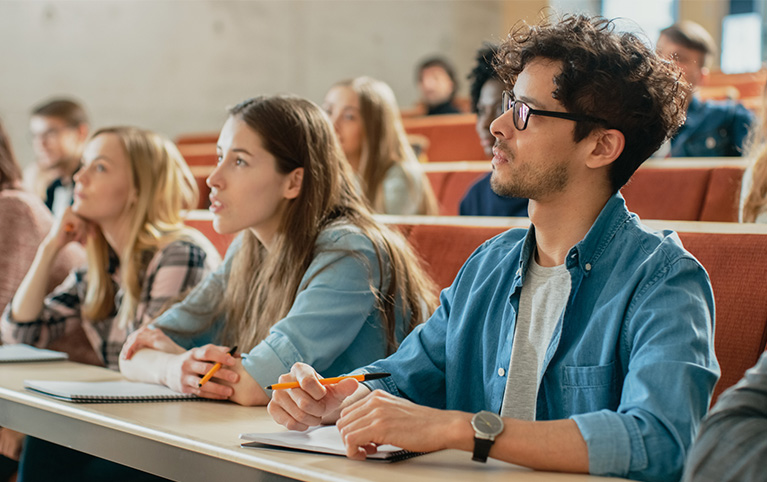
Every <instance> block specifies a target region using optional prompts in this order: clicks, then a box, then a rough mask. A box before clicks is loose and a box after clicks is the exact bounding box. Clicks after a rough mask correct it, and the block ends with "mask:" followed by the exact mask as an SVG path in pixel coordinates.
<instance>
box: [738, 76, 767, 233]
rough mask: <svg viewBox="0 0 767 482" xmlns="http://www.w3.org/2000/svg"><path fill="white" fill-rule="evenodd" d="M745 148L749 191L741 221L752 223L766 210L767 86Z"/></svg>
mask: <svg viewBox="0 0 767 482" xmlns="http://www.w3.org/2000/svg"><path fill="white" fill-rule="evenodd" d="M746 146H747V148H746V152H747V154H746V157H748V158H749V159H751V189H749V191H748V194H747V195H746V199H745V201H744V203H743V210H742V212H741V220H742V222H744V223H753V222H754V221H755V220H756V217H757V216H758V215H759V213H761V212H763V211H765V210H767V85H765V86H764V93H763V95H762V112H761V115H760V116H759V120H758V121H757V122H755V123H754V125H753V126H752V127H751V133H750V134H749V138H748V140H747V141H746Z"/></svg>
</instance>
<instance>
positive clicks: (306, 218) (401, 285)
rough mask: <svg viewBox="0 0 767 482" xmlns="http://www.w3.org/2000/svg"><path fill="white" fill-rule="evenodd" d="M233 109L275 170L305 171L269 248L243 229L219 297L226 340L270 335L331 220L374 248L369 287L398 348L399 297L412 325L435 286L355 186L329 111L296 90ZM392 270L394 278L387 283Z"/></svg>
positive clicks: (242, 341)
mask: <svg viewBox="0 0 767 482" xmlns="http://www.w3.org/2000/svg"><path fill="white" fill-rule="evenodd" d="M230 115H231V116H234V117H237V118H238V119H241V120H242V121H243V122H244V123H245V124H246V125H247V126H248V127H249V128H250V129H253V131H254V132H256V133H257V134H258V135H259V137H260V138H261V140H262V142H263V145H264V148H265V149H266V150H267V151H268V152H269V153H270V154H272V155H273V156H274V157H275V159H276V164H277V171H278V172H280V173H283V174H287V173H290V172H292V171H293V170H295V169H297V168H303V169H304V175H303V180H302V184H301V191H300V193H299V195H298V197H296V198H295V199H291V200H288V201H287V208H286V210H285V212H284V214H283V216H282V220H281V223H280V226H279V228H278V230H277V233H276V234H275V237H274V239H273V241H272V244H271V246H270V249H269V251H267V250H266V249H265V247H264V246H263V244H261V242H260V241H259V240H258V238H257V237H256V236H255V234H253V232H252V231H250V230H245V231H244V232H243V233H242V234H241V236H242V247H241V249H240V250H239V251H238V252H237V253H236V254H235V255H234V258H233V260H232V269H231V272H230V274H229V279H228V282H227V285H226V291H225V294H224V297H223V299H222V301H221V305H220V310H221V312H224V313H226V325H225V327H224V329H223V332H222V340H220V341H221V343H224V344H232V345H233V344H237V345H239V346H240V347H241V348H242V349H243V350H250V349H251V348H252V347H254V346H255V345H256V344H258V343H259V342H261V341H262V340H263V339H264V338H266V336H267V335H268V334H269V330H270V328H271V327H272V326H273V325H274V324H275V323H276V322H278V321H279V320H281V319H282V318H284V317H285V316H286V315H287V313H288V311H289V310H290V308H291V306H292V305H293V302H294V301H295V298H296V295H297V293H298V291H299V290H300V289H302V288H304V286H301V285H300V283H301V280H302V278H303V277H304V275H305V273H306V270H307V269H308V267H309V264H310V263H311V261H312V259H314V257H315V256H316V255H317V254H318V253H317V251H316V248H315V243H316V241H317V237H318V235H319V233H320V232H321V231H322V230H323V229H324V228H326V227H328V226H329V225H331V224H333V223H348V224H350V225H353V226H356V228H358V229H359V231H360V232H361V233H362V234H363V235H365V236H366V237H368V238H369V239H370V240H371V241H372V244H373V246H374V248H375V251H376V257H377V260H378V268H379V269H378V271H379V273H380V278H379V279H378V280H373V279H371V280H370V289H371V290H372V291H373V292H374V293H375V294H376V297H377V302H376V308H377V309H378V310H379V312H380V313H381V318H382V321H383V326H384V330H385V332H386V340H385V343H386V345H387V348H388V350H389V351H394V350H395V349H396V347H397V338H396V334H395V328H396V327H395V319H396V314H397V313H395V311H396V310H395V304H399V305H401V307H402V315H405V316H404V318H405V319H408V320H409V322H408V323H407V326H405V330H406V332H410V330H412V328H413V327H415V326H416V325H417V324H418V323H420V322H422V321H424V320H425V319H426V318H427V317H428V316H429V315H430V314H431V312H432V311H433V309H434V308H435V307H436V296H435V295H436V290H435V288H434V284H433V282H432V281H431V279H430V278H429V277H428V275H426V273H425V272H424V271H423V270H422V269H421V266H420V263H419V261H418V259H417V258H416V256H415V255H414V253H413V252H412V251H411V249H410V247H409V246H408V244H407V242H406V241H405V239H404V238H403V237H402V236H401V235H400V234H399V233H396V232H394V231H392V230H390V229H389V228H387V227H386V226H384V225H382V224H380V223H379V222H377V221H376V220H375V219H373V216H372V214H371V212H370V210H369V208H368V206H367V204H366V203H365V201H364V200H363V199H362V198H361V197H360V195H359V194H358V193H357V190H356V189H355V187H354V186H355V184H354V180H353V173H352V172H351V168H350V167H349V165H348V163H347V162H346V160H345V158H344V155H343V151H342V150H341V147H340V145H339V143H338V141H337V140H336V137H335V134H334V132H333V127H332V125H331V123H330V119H328V118H327V116H326V115H325V113H324V112H323V111H322V109H320V108H319V107H318V106H317V105H315V104H314V103H312V102H310V101H308V100H305V99H301V98H298V97H292V96H275V97H266V96H264V97H257V98H255V99H250V100H246V101H244V102H242V103H240V104H239V105H237V106H235V107H233V108H232V109H231V110H230ZM328 250H329V251H335V250H334V249H333V248H332V247H331V248H329V249H328ZM344 254H345V255H351V256H361V255H359V254H358V253H353V252H348V253H344ZM371 268H372V267H371ZM371 271H372V270H371ZM387 271H388V272H389V276H388V279H389V282H388V284H387V285H386V286H384V274H385V272H387ZM408 316H409V318H408ZM382 342H384V340H382Z"/></svg>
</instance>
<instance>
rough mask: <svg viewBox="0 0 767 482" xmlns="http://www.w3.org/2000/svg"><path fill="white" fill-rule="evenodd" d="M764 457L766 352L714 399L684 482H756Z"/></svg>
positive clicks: (766, 445) (766, 449)
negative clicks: (738, 380) (736, 382)
mask: <svg viewBox="0 0 767 482" xmlns="http://www.w3.org/2000/svg"><path fill="white" fill-rule="evenodd" d="M766 459H767V352H765V353H763V354H762V356H761V358H760V359H759V361H758V362H757V364H756V366H755V367H753V368H751V369H750V370H748V371H747V372H746V375H745V376H744V377H743V379H742V380H741V381H740V382H738V384H737V385H735V386H733V387H731V388H729V389H728V390H727V391H725V392H724V393H722V395H721V396H720V397H719V399H717V401H716V405H714V408H712V409H711V413H709V415H708V417H707V418H706V419H705V420H704V421H703V424H702V425H701V428H700V431H699V432H698V437H697V438H696V439H695V443H694V444H693V445H692V448H691V449H690V454H689V456H688V457H687V464H686V466H685V473H684V482H696V481H697V482H724V481H739V482H759V481H763V480H764V478H765V460H766Z"/></svg>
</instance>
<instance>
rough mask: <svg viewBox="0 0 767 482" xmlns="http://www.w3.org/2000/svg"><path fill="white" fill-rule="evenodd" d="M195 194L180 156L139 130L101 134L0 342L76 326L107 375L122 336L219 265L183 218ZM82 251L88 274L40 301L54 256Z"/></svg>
mask: <svg viewBox="0 0 767 482" xmlns="http://www.w3.org/2000/svg"><path fill="white" fill-rule="evenodd" d="M197 196H198V194H197V185H196V183H195V181H194V178H193V177H192V174H191V172H190V171H189V168H188V167H187V166H186V164H185V162H184V159H183V158H182V157H181V154H180V153H179V152H178V149H176V147H175V146H174V145H173V143H171V142H170V141H168V140H166V139H164V138H163V137H161V136H159V135H157V134H155V133H152V132H149V131H145V130H141V129H136V128H131V127H116V128H110V129H101V130H99V131H98V132H96V133H95V134H93V137H92V138H91V139H90V141H89V142H88V144H87V145H86V148H85V151H84V153H83V166H82V167H81V168H80V170H79V171H78V172H77V173H76V174H75V200H74V203H73V205H72V206H71V207H69V208H68V209H67V210H66V212H65V213H64V215H63V217H62V218H61V219H60V221H59V223H57V224H56V225H55V226H54V227H53V228H52V229H51V231H50V232H49V234H48V236H47V237H46V238H45V240H44V241H43V242H42V244H41V245H40V247H39V248H38V250H37V254H36V256H35V259H34V261H33V262H32V266H31V267H30V269H29V271H28V272H27V275H26V276H25V278H24V280H23V281H22V283H21V285H20V286H19V289H18V290H17V292H16V294H15V296H14V297H13V301H12V302H11V304H10V305H9V306H8V308H7V309H6V310H5V313H4V315H3V319H2V332H3V341H4V342H11V343H28V344H35V345H38V346H45V345H47V344H48V343H50V342H51V341H52V340H53V339H55V338H57V337H59V336H60V335H61V334H63V333H66V332H68V331H69V330H73V329H75V328H76V327H77V326H82V327H83V329H84V330H85V333H86V335H87V337H88V340H89V341H90V343H91V345H92V346H93V349H94V350H95V352H96V353H97V354H98V355H99V356H100V357H101V360H102V362H103V363H104V364H105V365H106V366H107V367H108V368H112V369H117V368H118V366H119V363H118V358H119V353H120V350H121V349H122V345H123V343H124V342H125V339H126V337H127V336H128V333H130V332H131V331H133V330H135V329H136V328H138V327H140V326H141V325H144V324H146V323H147V322H149V321H150V320H152V319H153V318H155V317H156V316H158V315H159V314H160V313H161V312H162V310H163V309H164V308H166V307H167V306H166V305H169V304H170V302H172V301H175V300H177V299H179V298H180V297H181V296H182V295H183V294H184V293H185V292H186V291H187V290H189V289H191V288H192V287H194V285H196V284H197V283H198V282H199V281H200V280H201V279H202V278H204V277H205V275H207V274H208V272H210V271H212V270H213V269H215V268H216V266H217V265H218V262H219V261H220V258H219V257H218V254H217V253H216V251H215V249H214V248H213V246H212V245H211V244H210V243H209V242H208V241H207V239H206V238H205V237H204V236H203V235H202V234H200V233H199V232H197V231H195V230H193V229H190V228H187V227H185V226H184V225H183V222H182V221H183V219H182V211H183V210H185V209H188V208H190V207H192V206H195V205H196V203H197ZM73 241H79V242H81V243H84V244H85V245H86V252H87V258H88V265H87V268H83V269H76V270H73V271H72V272H71V273H70V275H69V276H68V277H67V278H66V279H65V280H64V282H62V284H61V285H59V286H58V287H57V288H56V289H55V290H54V291H53V292H52V293H51V294H50V295H48V296H47V297H46V280H47V279H48V273H49V271H50V270H51V266H52V262H53V260H54V259H55V257H56V255H57V253H58V252H59V251H60V250H61V249H62V248H63V247H64V246H66V245H67V244H68V243H70V242H73Z"/></svg>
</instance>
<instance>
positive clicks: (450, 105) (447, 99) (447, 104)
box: [417, 57, 461, 115]
mask: <svg viewBox="0 0 767 482" xmlns="http://www.w3.org/2000/svg"><path fill="white" fill-rule="evenodd" d="M417 73H418V90H419V91H420V93H421V103H422V104H423V105H424V106H426V115H440V114H460V113H461V110H460V109H459V108H458V106H456V105H455V103H454V101H455V94H456V92H457V91H458V79H457V78H456V75H455V69H454V68H453V66H452V65H450V62H448V61H447V60H446V59H444V58H442V57H430V58H428V59H426V60H424V61H422V62H421V63H420V64H419V65H418V70H417Z"/></svg>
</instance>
